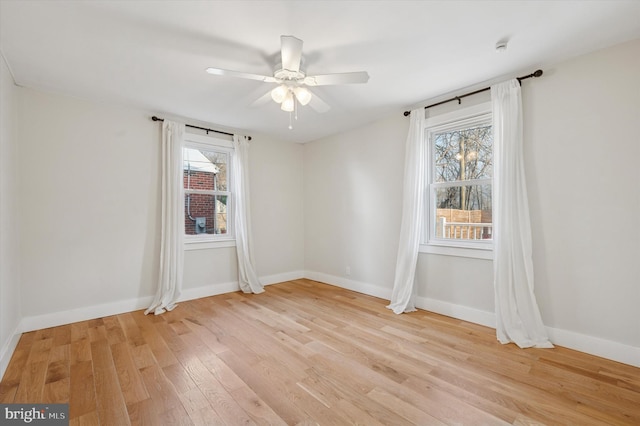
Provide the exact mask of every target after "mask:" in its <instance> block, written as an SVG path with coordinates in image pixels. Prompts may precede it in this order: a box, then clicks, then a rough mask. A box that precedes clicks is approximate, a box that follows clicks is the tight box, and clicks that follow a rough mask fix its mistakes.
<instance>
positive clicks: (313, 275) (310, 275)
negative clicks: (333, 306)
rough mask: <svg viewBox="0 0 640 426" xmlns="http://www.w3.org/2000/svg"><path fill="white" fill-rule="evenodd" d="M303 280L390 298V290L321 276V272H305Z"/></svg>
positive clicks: (331, 276)
mask: <svg viewBox="0 0 640 426" xmlns="http://www.w3.org/2000/svg"><path fill="white" fill-rule="evenodd" d="M304 278H307V279H310V280H313V281H319V282H321V283H326V284H331V285H335V286H338V287H342V288H345V289H347V290H352V291H355V292H358V293H363V294H367V295H369V296H374V297H379V298H381V299H387V300H388V299H389V298H391V289H389V288H384V287H380V286H377V285H373V284H368V283H363V282H361V281H355V280H350V279H347V278H342V277H338V276H335V275H329V274H323V273H322V272H315V271H305V276H304Z"/></svg>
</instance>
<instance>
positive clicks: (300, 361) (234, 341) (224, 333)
mask: <svg viewBox="0 0 640 426" xmlns="http://www.w3.org/2000/svg"><path fill="white" fill-rule="evenodd" d="M386 303H387V302H386V301H384V300H381V299H377V298H374V297H370V296H365V295H362V294H358V293H354V292H350V291H347V290H343V289H340V288H337V287H332V286H329V285H325V284H320V283H317V282H314V281H309V280H299V281H292V282H286V283H282V284H276V285H272V286H269V287H268V288H267V291H266V292H265V293H263V294H260V295H245V294H242V293H232V294H225V295H220V296H215V297H208V298H204V299H199V300H193V301H190V302H183V303H181V304H180V305H179V307H178V308H177V309H176V310H174V311H172V312H169V313H166V314H164V315H161V316H157V317H156V316H144V315H143V313H142V311H138V312H132V313H127V314H122V315H116V316H111V317H106V318H101V319H97V320H91V321H84V322H79V323H75V324H70V325H65V326H61V327H55V328H49V329H45V330H39V331H34V332H30V333H26V334H24V335H23V336H22V338H21V340H20V343H19V344H18V347H17V349H16V351H15V353H14V355H13V358H12V360H11V363H10V365H9V367H8V369H7V372H6V374H5V376H4V378H3V380H2V382H1V383H0V402H3V403H11V402H29V403H66V402H68V403H69V404H70V418H71V425H93V424H96V425H97V424H100V425H106V426H119V425H128V424H148V425H154V426H155V425H163V424H184V425H190V424H196V425H197V424H212V425H217V424H226V425H239V424H288V425H296V424H300V425H311V424H321V425H330V424H331V425H333V424H336V425H340V424H363V425H379V424H386V425H403V424H417V425H438V424H462V425H498V424H518V425H524V424H527V425H530V424H549V425H556V424H566V425H591V424H607V425H622V424H630V425H631V424H635V425H639V424H640V369H638V368H634V367H630V366H627V365H624V364H620V363H616V362H613V361H607V360H604V359H601V358H597V357H594V356H590V355H586V354H583V353H579V352H576V351H572V350H568V349H564V348H556V349H527V350H521V349H518V348H516V347H515V346H514V345H506V346H503V345H500V344H499V343H497V342H496V338H495V332H494V330H492V329H489V328H486V327H482V326H478V325H474V324H470V323H465V322H463V321H459V320H455V319H452V318H448V317H444V316H441V315H436V314H432V313H428V312H425V311H419V312H415V313H411V314H404V315H395V314H393V313H392V312H391V311H389V310H388V309H385V305H386Z"/></svg>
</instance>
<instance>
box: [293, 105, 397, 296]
mask: <svg viewBox="0 0 640 426" xmlns="http://www.w3.org/2000/svg"><path fill="white" fill-rule="evenodd" d="M407 129H408V120H407V119H406V118H405V117H403V116H402V114H401V113H398V114H397V115H394V116H393V117H390V118H388V119H386V120H383V121H379V122H376V123H373V124H371V125H369V126H365V127H362V128H360V129H357V130H354V131H351V132H348V133H344V134H340V135H337V136H333V137H329V138H326V139H323V140H321V141H317V142H312V143H308V144H305V146H304V149H305V152H304V161H305V164H304V176H305V182H304V183H305V186H304V213H305V239H304V241H305V268H306V270H307V274H308V276H309V277H311V278H315V279H318V280H321V281H327V282H332V283H335V284H340V285H343V286H345V287H347V288H351V289H354V290H357V291H361V292H365V293H369V294H375V295H377V296H381V297H387V294H386V293H387V292H390V288H391V287H390V286H391V284H392V282H393V274H394V267H395V255H396V251H397V249H398V232H399V230H400V215H401V210H400V206H401V204H402V194H400V193H399V188H401V187H402V178H403V173H404V171H403V165H404V143H405V139H406V134H407ZM347 268H350V274H347V272H346V270H347Z"/></svg>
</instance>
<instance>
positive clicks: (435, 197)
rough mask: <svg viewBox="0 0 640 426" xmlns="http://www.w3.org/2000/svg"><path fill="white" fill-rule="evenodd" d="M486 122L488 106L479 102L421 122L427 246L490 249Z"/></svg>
mask: <svg viewBox="0 0 640 426" xmlns="http://www.w3.org/2000/svg"><path fill="white" fill-rule="evenodd" d="M491 119H492V117H491V105H490V104H483V105H479V106H475V107H471V108H466V109H464V110H461V111H456V112H455V113H450V114H444V115H442V116H438V117H434V118H430V119H427V120H426V129H425V143H427V150H426V152H427V170H428V172H427V173H428V176H426V179H427V182H426V183H427V185H426V188H427V191H426V203H427V206H426V209H425V212H426V214H427V216H428V217H427V218H426V224H427V226H425V229H426V231H425V236H424V239H425V243H426V245H428V246H434V247H438V246H439V247H445V248H446V247H449V248H452V247H455V248H467V249H486V250H490V249H491V248H492V215H491V189H492V178H493V132H492V125H491ZM426 251H428V252H438V253H441V254H460V251H458V252H451V251H449V252H446V250H445V252H442V251H438V250H434V251H431V250H426ZM462 255H469V256H472V257H486V256H485V255H479V256H476V255H477V253H475V255H474V254H469V253H466V254H462Z"/></svg>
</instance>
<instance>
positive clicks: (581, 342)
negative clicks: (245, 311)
mask: <svg viewBox="0 0 640 426" xmlns="http://www.w3.org/2000/svg"><path fill="white" fill-rule="evenodd" d="M305 278H308V279H310V280H314V281H320V282H323V283H327V284H331V285H335V286H338V287H342V288H345V289H348V290H353V291H357V292H358V293H364V294H367V295H369V296H375V297H380V298H382V299H389V298H390V297H391V290H390V289H386V288H382V287H379V286H375V285H372V284H368V283H363V282H359V281H354V280H350V279H345V278H342V277H337V276H333V275H329V274H323V273H321V272H315V271H306V272H305ZM415 302H416V307H417V308H419V309H424V310H426V311H429V312H434V313H437V314H441V315H446V316H448V317H452V318H456V319H459V320H462V321H468V322H472V323H474V324H480V325H484V326H486V327H490V328H494V329H495V327H496V316H495V313H493V312H488V311H483V310H480V309H475V308H471V307H468V306H463V305H456V304H454V303H450V302H444V301H442V300H436V299H431V298H428V297H416V300H415ZM546 330H547V334H548V336H549V340H551V342H552V343H553V344H554V345H558V346H562V347H565V348H569V349H573V350H576V351H580V352H585V353H588V354H591V355H595V356H599V357H602V358H606V359H609V360H612V361H617V362H621V363H623V364H628V365H632V366H634V367H640V348H639V347H635V346H631V345H625V344H623V343H618V342H613V341H611V340H606V339H601V338H598V337H593V336H589V335H586V334H581V333H576V332H574V331H568V330H563V329H559V328H554V327H546Z"/></svg>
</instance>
